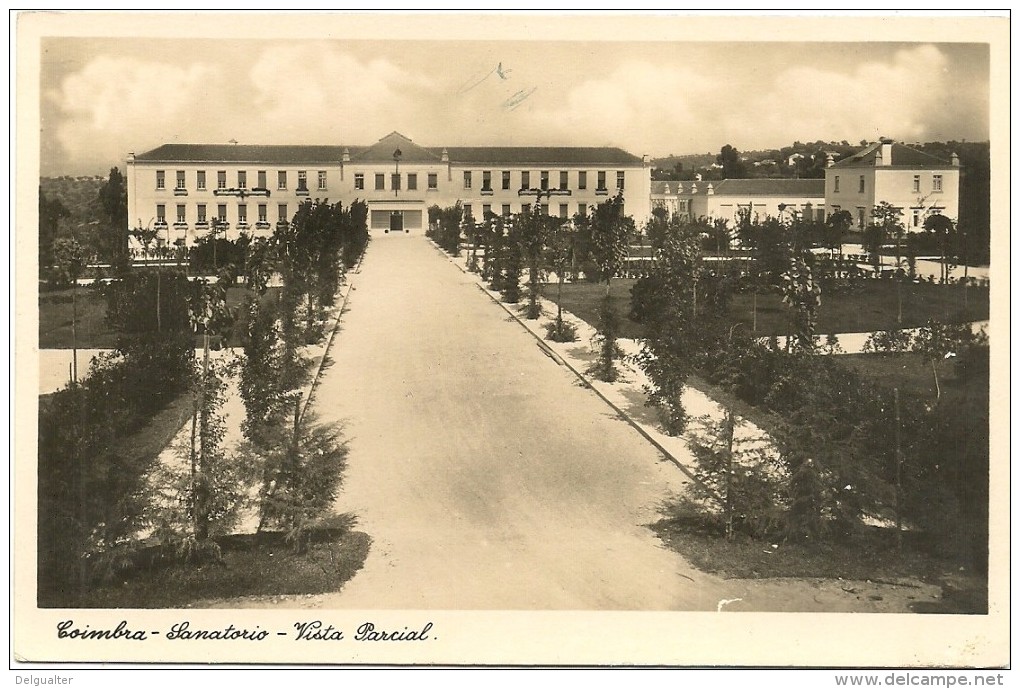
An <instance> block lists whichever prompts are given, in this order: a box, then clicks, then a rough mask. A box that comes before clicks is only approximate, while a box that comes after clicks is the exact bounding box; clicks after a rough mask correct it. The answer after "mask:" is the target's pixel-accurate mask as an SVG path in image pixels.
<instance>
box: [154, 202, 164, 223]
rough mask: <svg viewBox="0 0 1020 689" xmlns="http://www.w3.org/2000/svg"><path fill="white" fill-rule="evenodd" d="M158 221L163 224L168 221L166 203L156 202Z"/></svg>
mask: <svg viewBox="0 0 1020 689" xmlns="http://www.w3.org/2000/svg"><path fill="white" fill-rule="evenodd" d="M156 222H157V223H159V224H161V225H162V224H163V223H165V222H166V205H165V204H162V203H157V204H156Z"/></svg>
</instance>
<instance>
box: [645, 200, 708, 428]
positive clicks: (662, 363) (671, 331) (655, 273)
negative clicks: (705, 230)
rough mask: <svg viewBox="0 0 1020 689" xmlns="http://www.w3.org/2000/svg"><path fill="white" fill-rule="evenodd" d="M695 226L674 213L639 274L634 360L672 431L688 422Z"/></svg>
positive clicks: (697, 270)
mask: <svg viewBox="0 0 1020 689" xmlns="http://www.w3.org/2000/svg"><path fill="white" fill-rule="evenodd" d="M698 229H699V226H698V225H694V224H690V223H684V222H682V221H681V220H679V218H678V217H677V216H674V218H673V220H671V222H670V228H669V232H668V234H667V236H666V239H665V241H664V243H663V245H662V247H661V248H660V249H658V250H657V251H656V255H655V260H654V261H653V262H652V264H651V267H650V270H649V274H648V276H647V277H646V278H642V281H643V282H644V283H645V284H647V285H648V286H649V287H648V294H647V295H646V301H647V303H646V304H645V307H644V309H643V311H642V322H643V323H644V324H645V341H644V346H643V347H642V350H641V354H640V356H639V357H638V363H639V365H640V366H641V368H642V369H644V371H645V373H646V374H647V375H648V378H649V380H650V381H651V385H650V386H649V387H648V389H647V392H648V399H649V403H650V404H653V405H655V406H657V407H658V408H659V409H660V410H661V412H662V415H663V421H664V426H665V428H666V431H667V432H668V433H670V434H671V435H676V434H678V433H681V432H683V430H684V428H685V427H686V425H687V412H686V410H685V409H684V406H683V392H684V388H685V386H686V382H687V379H688V377H689V376H690V374H691V372H692V371H693V368H694V364H695V356H694V354H695V352H696V351H697V347H696V338H697V326H696V321H697V311H696V300H695V298H694V295H695V294H696V292H697V286H698V281H699V279H700V277H701V273H702V270H703V268H702V263H701V252H700V233H699V232H698Z"/></svg>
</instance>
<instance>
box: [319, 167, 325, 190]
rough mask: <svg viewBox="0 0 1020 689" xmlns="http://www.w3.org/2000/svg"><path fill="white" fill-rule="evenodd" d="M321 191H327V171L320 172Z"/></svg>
mask: <svg viewBox="0 0 1020 689" xmlns="http://www.w3.org/2000/svg"><path fill="white" fill-rule="evenodd" d="M319 191H326V171H325V170H319Z"/></svg>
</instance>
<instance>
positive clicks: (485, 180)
mask: <svg viewBox="0 0 1020 689" xmlns="http://www.w3.org/2000/svg"><path fill="white" fill-rule="evenodd" d="M255 174H256V177H257V179H256V184H255V188H256V189H268V188H269V187H268V183H267V173H266V171H265V170H259V171H258V172H256V173H255ZM276 175H277V177H276V188H277V190H280V191H283V190H286V189H287V184H288V172H287V171H286V170H279V171H278V172H277V173H276ZM317 175H318V190H319V191H326V190H327V187H326V181H327V175H326V171H325V170H319V171H318V172H317ZM501 175H502V180H501V181H502V188H503V189H510V182H511V180H510V171H509V170H503V171H502V173H501ZM520 175H521V178H520V182H521V186H520V188H521V189H531V188H532V187H531V172H530V171H529V170H525V171H522V172H521V173H520ZM550 175H551V173H550V172H548V171H546V170H543V171H541V172H539V187H538V188H539V189H544V190H545V189H549V188H550V187H549V180H550ZM389 177H390V187H389V188H390V190H391V191H399V190H400V189H401V183H402V181H403V178H402V176H401V175H400V173H393V174H390V175H389ZM625 177H626V175H625V173H624V171H623V170H619V171H617V173H616V188H617V189H619V190H621V191H622V190H623V188H624V178H625ZM862 180H863V178H862ZM473 182H474V173H473V171H471V170H466V171H465V172H464V188H465V189H471V188H472V184H473ZM569 185H570V173H569V172H568V171H566V170H563V171H561V172H560V173H559V187H557V188H558V189H561V190H566V189H569V188H570V187H569ZM836 187H837V189H836V190H837V191H838V190H839V177H837V178H836ZM216 188H217V189H226V188H227V171H226V170H218V171H217V172H216ZM234 188H236V189H247V188H248V171H247V170H238V171H237V184H236V186H235V187H234ZM354 188H355V189H364V188H365V175H364V173H361V172H356V173H354ZM438 188H439V176H438V174H437V173H435V172H430V173H428V189H430V190H434V189H438ZM492 188H493V187H492V172H491V171H489V170H484V171H482V191H483V192H484V191H492ZM587 188H588V172H587V171H586V170H579V171H578V173H577V189H582V190H583V189H587ZM156 189H157V190H161V189H166V170H156ZM174 189H175V190H177V191H187V189H188V181H187V171H186V170H177V178H176V186H175V187H174ZM195 189H196V190H198V191H206V190H207V189H208V187H207V183H206V171H205V170H196V171H195ZM417 189H418V174H417V173H414V172H409V173H407V190H408V191H415V190H417ZM595 189H596V190H597V191H606V189H607V187H606V172H605V171H604V170H599V171H598V172H597V173H596V187H595ZM375 190H376V191H385V190H386V174H385V173H382V172H377V173H375ZM297 191H299V192H300V191H308V171H307V170H298V171H297Z"/></svg>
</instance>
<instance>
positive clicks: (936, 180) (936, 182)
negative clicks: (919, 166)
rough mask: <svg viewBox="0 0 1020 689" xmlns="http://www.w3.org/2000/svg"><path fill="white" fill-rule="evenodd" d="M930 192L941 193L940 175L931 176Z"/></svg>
mask: <svg viewBox="0 0 1020 689" xmlns="http://www.w3.org/2000/svg"><path fill="white" fill-rule="evenodd" d="M931 190H932V191H942V175H932V176H931Z"/></svg>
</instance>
